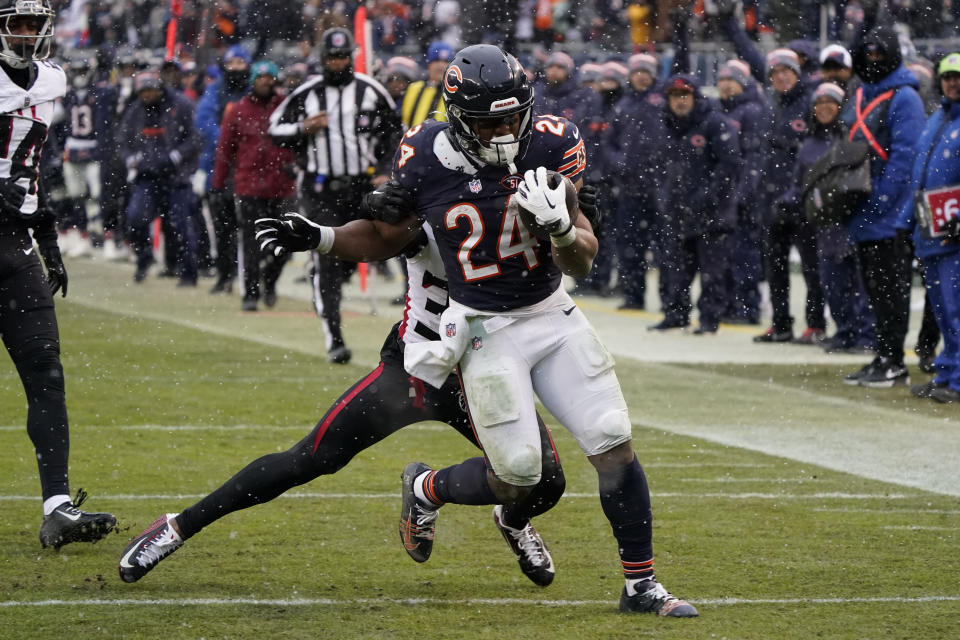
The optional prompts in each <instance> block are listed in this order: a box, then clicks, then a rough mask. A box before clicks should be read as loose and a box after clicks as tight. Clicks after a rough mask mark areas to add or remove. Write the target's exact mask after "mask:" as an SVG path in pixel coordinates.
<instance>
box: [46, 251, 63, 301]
mask: <svg viewBox="0 0 960 640" xmlns="http://www.w3.org/2000/svg"><path fill="white" fill-rule="evenodd" d="M40 255H41V256H43V264H44V265H46V267H47V285H49V286H50V295H55V294H56V293H57V291H62V292H63V297H64V298H66V297H67V269H66V267H64V266H63V258H61V257H60V248H59V247H58V246H57V245H56V244H54V245H52V246H49V247H41V248H40Z"/></svg>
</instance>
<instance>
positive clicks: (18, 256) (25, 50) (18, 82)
mask: <svg viewBox="0 0 960 640" xmlns="http://www.w3.org/2000/svg"><path fill="white" fill-rule="evenodd" d="M53 19H54V13H53V11H52V10H51V9H50V6H49V4H48V2H47V0H3V1H2V2H0V335H2V338H3V343H4V346H6V348H7V351H8V352H9V353H10V357H11V358H12V359H13V362H14V364H15V365H16V367H17V373H19V374H20V380H21V381H22V382H23V387H24V390H25V391H26V394H27V405H28V409H27V433H28V434H29V435H30V439H31V440H32V441H33V445H34V447H35V449H36V452H37V462H38V465H39V468H40V485H41V488H42V493H43V515H44V518H43V524H42V525H41V527H40V543H41V544H42V545H43V546H44V547H48V546H52V547H54V548H58V549H59V548H60V547H61V546H63V545H65V544H67V543H70V542H96V541H97V540H99V539H100V538H102V537H103V536H105V535H106V534H107V533H109V532H110V531H111V530H112V529H113V528H114V527H115V526H116V524H117V520H116V518H115V517H113V516H112V515H111V514H109V513H87V512H85V511H80V510H79V509H78V507H79V506H80V504H81V503H82V502H83V500H84V498H85V497H86V494H85V493H84V491H83V490H82V489H81V490H80V491H78V492H77V498H76V500H75V501H71V500H70V488H69V484H68V482H67V459H68V456H69V450H70V438H69V430H68V425H67V405H66V399H65V393H64V380H63V367H62V366H61V364H60V335H59V332H58V330H57V318H56V315H55V313H54V308H53V294H55V293H56V292H57V291H61V292H62V293H63V295H64V296H66V295H67V272H66V269H64V266H63V260H62V259H61V257H60V249H59V248H58V247H57V231H56V227H55V225H54V216H53V212H52V211H51V210H50V208H49V206H48V205H47V203H46V202H45V198H44V194H43V192H42V188H41V186H40V185H39V172H38V165H39V161H40V149H41V147H42V146H43V141H44V140H45V139H46V137H47V131H48V130H49V127H50V121H51V119H52V116H53V104H54V100H55V99H57V98H59V97H61V96H63V95H64V93H65V91H66V77H65V75H64V73H63V70H62V69H60V67H58V66H57V65H55V64H53V63H50V62H46V61H45V60H46V58H47V56H48V55H49V53H50V42H51V40H52V39H53ZM28 229H33V239H34V240H36V242H37V245H38V246H39V248H40V255H42V256H43V262H44V264H46V267H47V275H46V277H44V274H43V268H42V267H41V265H40V260H39V259H38V258H37V254H36V252H35V251H34V247H33V241H32V240H31V239H30V234H29V232H28V231H27V230H28Z"/></svg>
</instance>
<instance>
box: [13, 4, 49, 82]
mask: <svg viewBox="0 0 960 640" xmlns="http://www.w3.org/2000/svg"><path fill="white" fill-rule="evenodd" d="M54 17H55V14H54V12H53V9H51V8H50V3H49V1H48V0H0V59H2V60H3V61H4V62H6V63H7V64H9V65H10V66H11V67H18V68H23V67H26V66H27V65H28V64H30V63H31V62H33V61H34V60H46V59H47V58H48V57H49V56H50V46H51V44H52V43H53V19H54ZM23 20H29V21H31V22H32V23H33V25H32V26H33V27H34V29H35V30H36V35H22V34H20V35H18V34H14V33H12V32H11V25H13V24H16V23H17V22H18V21H23Z"/></svg>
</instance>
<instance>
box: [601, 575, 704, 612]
mask: <svg viewBox="0 0 960 640" xmlns="http://www.w3.org/2000/svg"><path fill="white" fill-rule="evenodd" d="M641 584H642V585H643V584H646V585H650V586H648V587H647V588H646V590H644V591H643V592H640V591H637V594H636V595H633V596H628V595H627V588H626V587H624V588H623V592H622V593H621V594H620V611H623V612H624V613H628V612H633V613H656V614H657V615H660V616H669V617H671V618H696V617H697V616H698V615H699V614H698V613H697V609H696V607H694V606H693V605H692V604H690V603H689V602H687V601H686V600H681V599H680V598H677V597H676V596H672V595H670V593H669V592H667V590H666V589H664V588H663V585H662V584H660V583H659V582H654V581H653V580H648V581H647V582H646V583H641Z"/></svg>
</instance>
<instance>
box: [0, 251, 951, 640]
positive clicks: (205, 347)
mask: <svg viewBox="0 0 960 640" xmlns="http://www.w3.org/2000/svg"><path fill="white" fill-rule="evenodd" d="M68 268H69V269H70V276H71V283H70V295H69V296H68V297H67V298H66V299H65V300H62V299H59V298H58V300H57V308H58V314H59V318H60V326H61V333H62V340H63V351H64V366H65V369H66V376H67V398H68V408H69V411H70V418H71V436H72V443H71V446H72V448H71V482H72V485H73V487H74V489H76V488H77V487H81V486H82V487H84V488H85V489H87V491H89V492H90V494H91V497H90V499H89V503H88V506H89V507H90V508H92V509H103V510H109V511H112V512H113V513H115V514H116V515H117V516H118V518H119V520H120V525H121V530H120V531H119V532H117V533H116V534H113V535H110V536H109V537H107V538H106V539H105V540H103V541H101V542H100V543H98V544H96V545H78V544H73V545H68V546H66V547H64V548H63V549H61V550H60V552H55V551H53V550H52V549H46V550H42V549H41V548H40V545H39V542H38V540H37V534H38V530H39V526H40V504H39V500H38V499H37V498H36V494H37V493H38V491H39V483H38V481H37V477H36V464H35V460H34V457H33V450H32V447H31V445H30V442H29V439H28V438H27V435H26V431H25V428H24V426H23V424H24V421H25V414H26V409H25V402H24V399H23V394H22V389H21V388H20V383H19V379H18V378H17V377H16V374H15V372H14V370H13V366H12V364H10V363H9V361H7V362H6V364H4V365H0V638H14V637H16V638H50V637H57V638H65V637H66V638H77V639H79V638H93V637H97V638H160V637H167V638H220V637H223V638H316V637H327V638H414V637H416V638H430V639H434V638H480V637H493V636H495V635H508V636H511V637H517V638H551V639H555V638H621V637H622V638H647V637H649V638H664V639H667V638H684V639H687V638H694V639H696V638H704V639H706V638H729V639H741V638H743V639H747V638H749V639H772V638H777V639H779V638H810V637H821V638H851V639H852V638H857V639H863V638H871V639H873V638H876V639H881V638H882V639H886V638H903V639H916V638H924V639H941V638H942V639H948V638H955V637H957V634H958V632H960V631H958V630H960V551H958V549H960V490H958V489H957V486H958V484H960V481H958V479H957V476H958V475H960V470H958V469H960V455H958V451H960V444H958V440H960V419H958V418H960V408H957V407H949V406H936V405H934V404H932V403H924V402H921V401H918V400H915V399H912V398H910V396H909V394H908V393H907V392H906V390H902V389H898V390H893V391H891V392H870V393H867V392H865V391H864V390H862V389H857V388H848V387H844V386H843V385H840V384H838V382H837V381H838V377H839V375H840V374H841V373H842V372H844V371H847V370H849V369H850V367H851V364H855V363H857V362H859V361H858V360H855V359H850V358H840V359H837V360H829V359H828V360H822V359H816V358H814V359H812V361H811V362H808V363H797V362H792V363H791V364H774V363H773V362H776V361H777V355H776V352H773V351H767V352H766V353H768V354H770V355H769V356H765V354H761V355H762V356H765V357H767V358H768V360H770V361H769V362H762V361H760V360H762V359H763V358H762V357H757V358H754V357H751V358H746V359H745V358H743V357H742V356H743V354H745V353H754V352H751V351H750V350H751V349H752V346H750V345H749V344H748V343H749V335H747V334H746V333H745V332H739V331H737V330H734V329H727V330H722V331H721V335H719V336H717V337H716V338H713V339H711V338H706V339H700V341H699V342H698V339H697V338H693V337H691V336H683V337H679V336H667V337H663V338H657V337H656V336H649V335H647V332H646V331H645V330H644V329H643V325H644V324H646V323H647V321H649V320H650V319H653V318H654V317H655V316H654V314H627V313H616V312H614V311H612V310H611V308H609V307H608V306H604V305H603V304H600V303H597V302H590V301H586V302H584V308H585V309H586V310H587V312H588V315H590V316H591V318H594V319H595V322H596V323H597V325H598V327H599V329H600V331H601V333H602V334H603V333H604V332H608V335H613V336H616V335H619V336H620V340H621V341H622V344H611V349H612V350H614V351H615V352H617V353H618V374H619V376H620V378H621V382H622V384H623V387H624V390H625V392H626V396H627V399H628V403H629V404H630V407H631V412H632V416H631V417H632V419H633V422H634V436H635V446H636V448H637V450H638V452H639V455H640V459H641V462H643V463H644V465H645V467H646V469H647V474H648V477H649V479H650V484H651V491H652V495H653V502H654V516H655V524H654V532H655V548H656V551H657V565H656V566H657V575H658V577H659V579H660V580H661V581H662V582H663V583H664V584H665V585H666V586H667V588H668V589H670V590H671V591H673V592H674V593H676V594H677V595H679V596H681V597H684V598H686V599H689V600H690V601H691V602H693V603H695V604H696V605H697V606H698V608H699V610H700V617H699V618H697V619H693V620H668V619H661V618H657V617H655V616H637V615H633V616H629V615H623V614H620V613H618V612H617V609H616V603H617V598H618V596H619V591H620V588H621V586H622V576H621V574H620V571H619V566H618V562H617V553H616V545H615V543H614V540H613V537H612V535H611V534H610V529H609V525H608V524H607V522H606V520H605V518H604V517H603V514H602V512H601V510H600V504H599V500H598V499H597V497H596V478H595V473H594V472H593V470H592V468H591V467H590V466H589V464H588V463H587V462H586V460H585V459H584V457H583V456H582V454H581V453H580V452H579V450H578V449H577V447H576V445H575V443H574V442H573V440H572V439H571V438H570V437H569V436H568V435H567V434H566V432H564V431H563V429H562V428H561V427H559V426H558V425H556V424H555V423H553V422H552V421H551V420H549V419H548V425H550V426H551V427H555V428H554V429H553V432H554V435H555V437H556V440H557V446H558V448H559V451H560V454H561V460H562V461H563V463H564V468H565V471H566V476H567V493H566V495H565V496H564V498H563V500H561V502H560V503H559V504H558V505H557V506H556V507H555V508H554V509H553V510H552V511H551V512H549V513H547V514H545V515H543V516H541V517H540V518H538V519H537V521H536V525H537V527H538V529H539V530H540V532H541V533H542V534H543V536H544V538H545V539H546V540H547V542H548V544H549V545H550V548H551V551H552V553H553V556H554V560H555V562H556V564H557V578H556V580H555V581H554V583H553V584H552V585H551V586H550V587H547V588H545V589H541V588H539V587H536V586H534V585H533V584H532V583H531V582H529V581H528V580H527V579H526V578H525V577H524V576H523V575H522V574H521V573H520V571H519V569H518V568H517V565H516V562H515V560H514V559H513V557H512V555H511V554H510V553H509V550H508V548H507V547H506V545H505V544H504V542H503V540H502V538H501V537H500V534H499V533H498V531H497V530H496V528H495V527H494V524H493V521H492V518H491V515H490V509H488V508H486V507H483V508H478V507H458V506H448V507H445V508H444V509H443V511H442V512H441V516H440V520H439V525H438V532H437V540H436V545H435V547H434V554H433V557H432V558H431V559H430V561H429V562H428V563H426V564H423V565H418V564H416V563H414V562H413V561H412V560H410V559H409V558H408V557H407V555H406V553H405V552H404V551H403V549H402V546H401V544H400V541H399V536H398V534H397V526H396V523H397V518H398V515H399V506H400V504H399V503H400V499H399V484H400V483H399V475H400V471H401V469H402V468H403V466H404V465H405V464H406V463H407V462H409V461H412V460H423V461H425V462H428V463H430V464H431V465H434V466H443V465H446V464H451V463H453V462H456V461H459V460H461V459H463V458H465V457H467V456H470V455H473V449H472V448H471V447H470V445H468V444H467V443H466V442H465V441H463V440H462V439H461V438H460V437H459V436H458V435H457V434H455V433H454V432H453V431H452V430H449V429H447V428H445V427H443V426H442V425H437V424H421V425H416V426H414V427H411V428H408V429H406V430H403V431H401V432H400V433H398V434H397V435H395V436H394V437H393V438H390V439H388V440H386V441H385V442H382V443H380V444H379V445H377V446H375V447H373V448H371V449H369V450H367V451H366V452H364V453H362V454H361V455H360V456H358V457H357V458H356V459H355V460H354V462H353V463H352V464H351V465H350V466H348V467H347V468H346V469H344V470H343V471H341V472H340V473H338V474H336V475H334V476H328V477H324V478H320V479H318V480H316V481H315V482H313V483H311V484H308V485H305V486H303V487H300V488H298V489H295V490H293V491H292V492H290V493H289V494H288V495H286V496H284V497H283V498H281V499H278V500H276V501H274V502H272V503H270V504H266V505H262V506H260V507H256V508H253V509H249V510H246V511H243V512H239V513H236V514H233V515H230V516H228V517H226V518H224V519H222V520H220V521H219V522H217V523H214V524H213V525H212V526H210V527H209V528H207V529H206V530H204V531H203V532H201V533H200V534H198V535H197V536H196V537H194V538H192V539H191V540H189V541H188V542H187V544H186V545H185V546H184V547H183V548H182V549H180V550H179V551H177V553H176V554H174V555H173V556H171V557H170V558H168V559H167V560H165V561H163V562H162V563H161V564H160V566H159V567H158V568H157V569H155V570H154V571H153V572H152V573H150V574H149V575H147V576H146V577H145V578H144V579H143V580H141V581H140V582H138V583H136V584H133V585H129V584H125V583H123V582H121V581H120V579H119V577H118V576H117V569H116V565H117V561H118V559H119V557H120V553H121V551H122V549H123V547H124V546H125V544H126V542H127V540H128V539H129V538H130V537H131V536H133V535H134V534H136V533H138V532H139V531H140V530H141V529H142V528H144V527H145V526H146V525H148V524H149V523H150V522H152V521H153V519H154V518H156V517H157V516H158V515H159V514H161V513H164V512H174V511H179V510H180V509H182V508H183V507H185V506H187V505H189V504H191V503H192V502H193V501H194V500H196V499H197V498H199V497H200V496H202V495H203V494H205V493H206V492H208V491H210V490H212V489H213V488H215V487H216V486H218V485H219V484H220V483H221V482H223V481H224V480H226V479H227V478H228V477H229V476H230V475H232V474H233V473H234V472H235V471H236V470H238V469H240V468H241V467H242V466H244V465H245V464H246V463H247V462H249V461H250V460H253V459H254V458H256V457H258V456H260V455H262V454H264V453H268V452H271V451H277V450H282V449H285V448H287V447H289V446H290V445H292V444H293V443H294V442H296V441H297V440H299V439H300V438H301V437H302V436H303V435H304V434H305V433H307V432H308V431H309V430H310V429H311V428H312V425H313V424H314V422H315V421H316V420H317V419H318V418H319V417H320V416H321V415H322V413H323V412H324V411H325V409H326V408H327V406H328V405H329V404H330V403H331V402H332V401H333V400H334V399H335V398H336V397H337V396H338V395H339V394H340V393H341V392H342V391H343V390H344V389H345V388H346V387H347V386H348V385H349V384H351V383H352V382H353V381H355V380H356V379H358V378H360V377H361V376H362V375H364V374H365V373H367V372H368V371H369V370H370V369H371V368H372V367H373V366H375V365H376V362H377V353H378V351H379V348H380V345H381V343H382V341H383V338H384V336H385V335H386V333H387V330H388V328H389V326H390V325H391V324H392V323H393V322H394V321H395V320H396V319H397V317H398V314H399V310H398V309H397V308H396V307H393V308H391V307H389V306H385V305H384V304H383V303H382V302H381V304H380V315H378V316H371V315H369V314H368V313H366V312H365V309H366V306H365V305H366V303H365V302H362V301H361V303H356V301H354V303H351V304H350V305H348V307H349V309H351V310H350V311H348V314H347V322H346V324H347V339H348V342H349V344H350V346H351V348H353V349H354V354H355V364H351V365H348V366H332V365H328V364H327V363H326V361H325V359H324V358H323V348H322V340H321V337H320V334H319V330H320V329H319V324H318V322H317V320H316V319H315V318H313V317H312V315H311V313H310V308H309V306H308V305H307V304H306V303H305V302H304V301H303V300H299V299H296V297H289V296H284V297H281V300H280V303H279V304H278V306H277V307H276V308H275V309H274V310H271V311H270V312H264V313H258V314H241V313H240V311H239V299H238V298H237V297H236V296H232V297H213V296H209V295H207V294H206V291H205V290H204V289H200V290H197V291H182V290H178V289H175V288H174V286H173V282H171V281H161V280H157V279H155V278H151V279H149V280H148V281H147V282H146V283H145V284H144V285H142V286H136V287H135V286H133V285H132V284H131V283H130V276H131V274H132V267H129V266H126V265H124V266H117V265H102V264H99V263H96V262H92V261H85V262H76V261H74V262H72V263H68ZM291 277H292V276H291ZM203 284H206V282H204V283H203ZM208 286H209V285H208ZM285 286H287V285H285ZM289 286H294V285H289ZM299 286H300V287H301V288H305V287H304V286H303V285H299ZM397 288H399V285H397V284H396V283H394V284H393V285H389V286H388V285H383V287H382V291H383V292H384V298H386V297H392V295H395V294H396V291H394V289H397ZM387 289H389V292H388V293H389V294H391V295H390V296H387V295H386V294H387ZM281 293H282V294H283V293H284V290H283V289H281ZM633 323H635V331H636V334H635V335H632V334H630V333H628V331H629V327H631V326H632V325H633ZM641 332H642V335H641ZM658 340H659V341H661V345H662V343H663V341H666V343H667V344H668V345H669V349H663V348H662V346H661V348H660V349H659V351H657V348H655V347H654V346H651V351H657V353H658V354H661V355H658V356H657V357H656V358H651V359H649V360H645V359H644V358H643V356H642V352H643V344H645V342H644V341H647V343H649V341H658ZM704 340H713V342H704ZM613 342H615V340H614V341H613ZM638 344H639V346H638ZM650 344H654V343H650ZM773 348H774V349H776V347H773ZM784 349H785V350H784V351H782V354H784V355H785V359H786V360H791V361H794V360H796V359H797V358H800V359H802V358H801V356H796V357H794V356H795V354H797V353H800V354H801V355H802V353H803V352H796V351H795V349H802V348H800V347H786V348H784ZM791 349H793V350H791ZM808 349H809V348H808ZM698 350H700V351H702V352H703V353H704V354H709V356H710V357H709V358H706V357H705V358H704V361H703V362H698V361H697V354H698ZM725 350H726V351H729V353H730V357H729V358H726V359H725V358H724V357H722V353H723V352H724V351H725ZM625 352H629V353H632V354H636V355H637V357H636V358H634V357H627V356H625V355H623V354H624V353H625ZM663 352H665V353H666V355H662V353H663ZM671 353H674V354H676V357H675V358H670V357H669V356H670V354H671ZM807 353H811V352H807ZM717 354H721V355H720V356H718V355H717ZM652 360H656V361H652ZM725 360H727V361H725ZM744 360H748V361H744ZM731 363H733V364H731ZM925 379H926V378H925V377H918V376H915V380H919V381H922V380H925Z"/></svg>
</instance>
